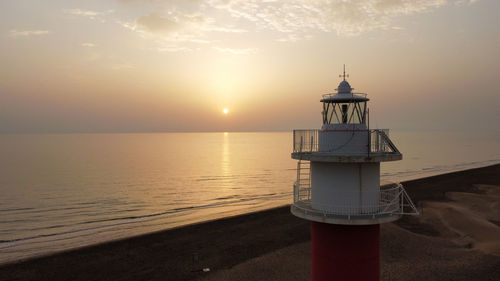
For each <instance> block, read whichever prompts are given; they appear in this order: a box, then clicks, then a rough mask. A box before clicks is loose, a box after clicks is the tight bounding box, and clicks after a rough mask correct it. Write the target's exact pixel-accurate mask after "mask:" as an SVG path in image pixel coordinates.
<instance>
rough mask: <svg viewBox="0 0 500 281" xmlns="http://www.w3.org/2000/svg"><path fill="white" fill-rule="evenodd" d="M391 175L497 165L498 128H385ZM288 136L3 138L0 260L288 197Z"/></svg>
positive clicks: (386, 170)
mask: <svg viewBox="0 0 500 281" xmlns="http://www.w3.org/2000/svg"><path fill="white" fill-rule="evenodd" d="M390 136H391V139H392V140H393V141H394V143H395V144H396V146H398V148H399V149H400V151H401V152H402V153H403V154H404V160H403V161H399V162H391V163H384V164H383V165H382V177H384V178H386V179H390V180H398V181H400V180H404V179H411V178H418V177H421V176H425V175H431V174H438V173H442V172H447V171H453V170H461V169H466V168H471V167H479V166H485V165H489V164H495V163H499V162H500V133H499V132H491V133H467V134H465V133H451V132H440V133H436V132H432V133H430V132H391V133H390ZM291 148H292V134H291V133H178V134H176V133H171V134H110V135H106V134H67V135H0V155H1V159H2V160H1V162H0V194H1V196H0V263H2V262H7V261H11V260H16V259H21V258H26V257H30V256H34V255H40V254H45V253H49V252H53V251H59V250H63V249H68V248H75V247H79V246H83V245H88V244H93V243H98V242H102V241H106V240H112V239H116V238H121V237H127V236H131V235H136V234H141V233H147V232H151V231H156V230H161V229H166V228H171V227H175V226H179V225H184V224H189V223H193V222H199V221H205V220H210V219H215V218H220V217H224V216H230V215H235V214H240V213H246V212H250V211H255V210H261V209H266V208H270V207H273V206H280V205H284V204H289V203H290V202H291V200H292V184H293V182H294V180H295V175H296V174H295V167H296V161H295V160H292V159H291V158H290V152H291Z"/></svg>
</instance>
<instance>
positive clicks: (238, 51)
mask: <svg viewBox="0 0 500 281" xmlns="http://www.w3.org/2000/svg"><path fill="white" fill-rule="evenodd" d="M212 48H213V49H214V50H216V51H218V52H221V53H229V54H233V55H251V54H255V53H257V52H258V51H259V50H258V49H256V48H244V49H233V48H221V47H212Z"/></svg>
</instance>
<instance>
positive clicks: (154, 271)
mask: <svg viewBox="0 0 500 281" xmlns="http://www.w3.org/2000/svg"><path fill="white" fill-rule="evenodd" d="M404 185H405V187H406V189H407V191H408V193H409V194H410V196H411V197H412V198H413V199H414V202H415V203H416V204H417V205H418V206H419V209H420V211H421V213H422V214H421V215H420V216H418V217H405V218H403V219H401V220H399V221H398V222H395V223H390V224H384V225H383V226H382V241H381V259H382V270H381V271H382V280H498V276H500V236H499V235H500V226H499V225H500V164H497V165H494V166H489V167H484V168H478V169H471V170H466V171H461V172H455V173H449V174H444V175H438V176H433V177H429V178H423V179H418V180H413V181H409V182H405V183H404ZM309 239H310V236H309V223H308V222H307V221H304V220H300V219H298V218H295V217H294V216H292V215H291V214H290V212H289V207H288V206H285V207H280V208H275V209H270V210H266V211H261V212H257V213H251V214H246V215H241V216H236V217H231V218H225V219H220V220H215V221H209V222H205V223H200V224H195V225H190V226H185V227H181V228H176V229H171V230H166V231H162V232H157V233H152V234H147V235H142V236H138V237H133V238H128V239H123V240H119V241H113V242H108V243H103V244H99V245H95V246H89V247H85V248H80V249H75V250H71V251H67V252H63V253H58V254H53V255H50V256H45V257H39V258H34V259H30V260H26V261H21V262H16V263H12V264H6V265H3V266H0V280H309V276H310V242H309ZM203 268H210V271H209V272H204V271H203Z"/></svg>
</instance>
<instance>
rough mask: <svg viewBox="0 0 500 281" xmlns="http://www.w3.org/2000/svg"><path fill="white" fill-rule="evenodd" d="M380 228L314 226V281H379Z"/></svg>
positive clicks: (374, 226)
mask: <svg viewBox="0 0 500 281" xmlns="http://www.w3.org/2000/svg"><path fill="white" fill-rule="evenodd" d="M379 249H380V225H378V224H374V225H336V224H326V223H319V222H312V223H311V250H312V251H311V260H312V280H313V281H326V280H329V281H335V280H339V281H358V280H359V281H379V280H380V250H379Z"/></svg>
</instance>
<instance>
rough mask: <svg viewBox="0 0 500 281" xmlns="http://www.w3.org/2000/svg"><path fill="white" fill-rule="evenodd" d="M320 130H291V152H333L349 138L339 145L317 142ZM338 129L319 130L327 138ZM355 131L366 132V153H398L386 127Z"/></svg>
mask: <svg viewBox="0 0 500 281" xmlns="http://www.w3.org/2000/svg"><path fill="white" fill-rule="evenodd" d="M319 132H320V130H294V131H293V152H294V153H311V152H321V153H335V151H337V150H339V149H340V148H342V147H343V146H346V145H348V144H349V140H348V141H347V142H346V143H343V144H341V145H339V146H329V145H326V144H322V145H320V144H319ZM338 133H339V132H338V131H321V135H322V137H323V138H325V139H327V138H328V137H329V135H331V136H332V137H335V134H338ZM355 133H358V134H359V133H367V144H368V147H369V149H368V150H367V154H400V152H399V150H398V149H397V148H396V146H395V145H394V144H393V143H392V141H391V139H390V138H389V136H388V134H389V130H388V129H374V130H358V131H353V134H355Z"/></svg>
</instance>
